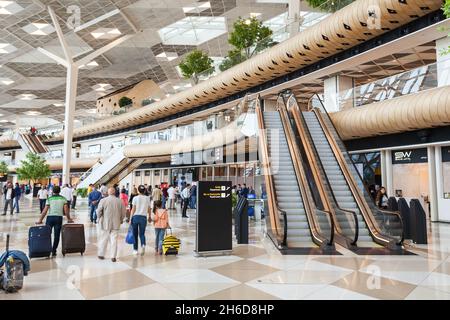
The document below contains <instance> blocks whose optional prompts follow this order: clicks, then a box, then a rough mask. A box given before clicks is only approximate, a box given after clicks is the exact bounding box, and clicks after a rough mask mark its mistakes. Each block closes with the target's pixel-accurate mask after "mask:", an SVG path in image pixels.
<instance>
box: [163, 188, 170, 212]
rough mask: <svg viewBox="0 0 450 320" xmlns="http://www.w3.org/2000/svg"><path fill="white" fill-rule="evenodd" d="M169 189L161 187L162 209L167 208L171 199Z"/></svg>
mask: <svg viewBox="0 0 450 320" xmlns="http://www.w3.org/2000/svg"><path fill="white" fill-rule="evenodd" d="M168 189H169V188H168V187H167V185H164V186H163V187H161V194H162V197H161V203H162V208H163V209H165V208H166V202H167V199H169V193H168V192H167V190H168Z"/></svg>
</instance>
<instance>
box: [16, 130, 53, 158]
mask: <svg viewBox="0 0 450 320" xmlns="http://www.w3.org/2000/svg"><path fill="white" fill-rule="evenodd" d="M17 141H18V142H19V144H20V146H21V147H22V149H23V150H24V151H26V152H31V153H35V154H39V153H47V152H48V148H47V147H46V146H45V144H44V143H43V142H42V140H41V137H39V136H37V135H33V134H29V133H18V135H17Z"/></svg>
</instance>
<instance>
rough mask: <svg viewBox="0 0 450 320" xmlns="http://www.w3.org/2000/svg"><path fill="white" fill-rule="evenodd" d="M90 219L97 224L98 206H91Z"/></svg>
mask: <svg viewBox="0 0 450 320" xmlns="http://www.w3.org/2000/svg"><path fill="white" fill-rule="evenodd" d="M89 217H90V218H91V222H95V223H97V206H94V205H93V204H91V206H90V210H89Z"/></svg>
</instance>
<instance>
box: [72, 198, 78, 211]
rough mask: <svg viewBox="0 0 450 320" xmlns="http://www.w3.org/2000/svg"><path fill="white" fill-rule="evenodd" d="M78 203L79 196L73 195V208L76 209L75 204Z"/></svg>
mask: <svg viewBox="0 0 450 320" xmlns="http://www.w3.org/2000/svg"><path fill="white" fill-rule="evenodd" d="M76 205H77V196H73V197H72V209H75V206H76Z"/></svg>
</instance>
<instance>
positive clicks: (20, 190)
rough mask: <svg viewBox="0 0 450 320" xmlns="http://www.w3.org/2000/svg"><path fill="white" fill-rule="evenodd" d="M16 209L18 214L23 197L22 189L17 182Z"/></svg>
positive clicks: (15, 191) (15, 188)
mask: <svg viewBox="0 0 450 320" xmlns="http://www.w3.org/2000/svg"><path fill="white" fill-rule="evenodd" d="M14 193H15V197H14V206H13V207H14V208H15V209H16V213H19V211H20V210H19V200H20V198H21V197H22V193H23V192H22V189H21V188H20V186H19V184H18V183H17V182H16V186H15V187H14Z"/></svg>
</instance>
